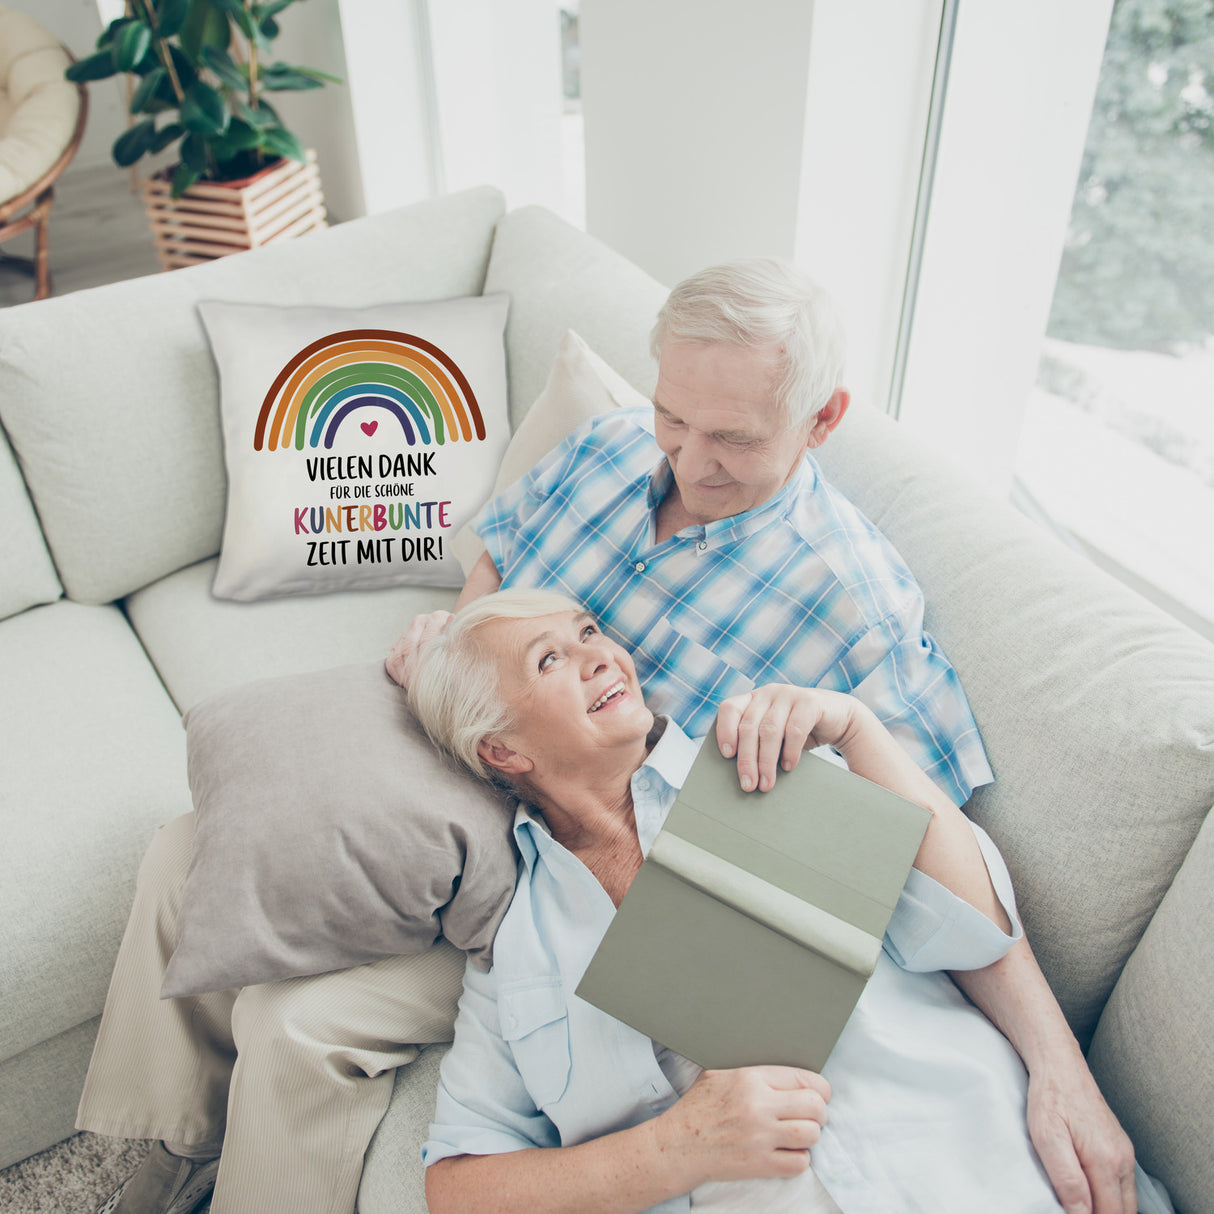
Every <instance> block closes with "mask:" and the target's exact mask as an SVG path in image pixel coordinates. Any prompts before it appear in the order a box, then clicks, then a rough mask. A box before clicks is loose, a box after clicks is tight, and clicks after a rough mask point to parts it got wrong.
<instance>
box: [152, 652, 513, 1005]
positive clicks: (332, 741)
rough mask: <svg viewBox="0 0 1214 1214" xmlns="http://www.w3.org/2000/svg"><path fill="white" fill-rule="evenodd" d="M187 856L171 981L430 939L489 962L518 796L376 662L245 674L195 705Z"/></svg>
mask: <svg viewBox="0 0 1214 1214" xmlns="http://www.w3.org/2000/svg"><path fill="white" fill-rule="evenodd" d="M185 727H186V732H187V746H188V755H189V776H190V789H191V792H192V793H193V797H194V808H195V813H196V822H195V831H194V856H193V859H192V861H191V865H190V871H189V875H188V877H187V878H186V884H185V892H184V896H183V901H182V908H181V912H180V914H179V916H178V921H177V946H176V949H175V950H174V952H173V955H172V958H171V959H170V961H169V966H168V970H167V972H166V975H165V980H164V986H163V988H162V991H161V994H162V996H164V997H169V996H175V995H188V994H197V993H200V992H203V991H213V990H223V989H225V988H228V987H235V986H249V985H252V984H255V983H260V982H268V981H273V980H277V979H280V978H292V977H300V976H303V975H306V974H319V973H324V972H326V971H328V970H334V969H344V968H347V967H349V966H353V965H361V964H363V963H365V962H369V961H377V960H379V959H381V958H383V957H388V956H394V955H397V954H401V953H419V952H422V951H423V950H425V949H426V948H428V947H429V946H430V945H431V944H432V943H433V942H434V940H435V939H436V938H437V937H438V936H439V934H440V933H441V934H442V935H444V936H445V937H446V938H447V939H448V940H450V941H451V943H452V944H454V945H456V946H457V947H458V948H462V949H465V950H467V951H468V952H469V953H471V954H472V955H473V956H474V957H475V958H476V959H477V960H478V962H479V963H480V964H482V965H487V964H488V962H489V958H490V955H491V947H492V942H493V937H494V934H495V932H496V931H497V926H498V924H499V923H500V921H501V918H502V916H503V915H504V914H505V911H506V907H507V906H508V905H509V902H510V898H511V896H512V894H513V892H514V881H515V871H516V863H517V854H516V852H515V849H514V844H513V836H512V834H511V826H512V822H513V817H514V804H513V802H511V801H510V799H509V798H507V797H505V796H504V795H502V794H500V793H498V792H496V791H495V790H494V789H492V788H491V787H490V786H489V785H488V784H486V783H484V782H483V781H481V780H478V779H477V778H476V777H474V776H472V775H470V774H468V773H466V772H464V771H461V770H458V769H456V768H455V767H454V766H453V765H452V764H450V763H448V762H446V761H445V760H444V759H443V758H442V757H441V756H440V755H439V754H437V753H436V751H435V749H434V747H433V746H432V745H431V743H430V742H429V740H428V739H427V738H426V736H425V734H424V733H423V732H422V729H421V727H420V726H419V725H418V724H417V722H416V720H415V719H414V718H413V715H412V713H411V712H410V711H409V708H408V706H407V705H406V703H405V700H404V695H403V693H402V692H401V690H400V688H399V687H397V686H396V684H395V683H393V682H392V680H391V679H390V678H389V677H388V676H387V674H386V673H385V672H384V670H383V668H382V667H381V666H380V665H378V664H375V665H369V666H368V665H358V666H344V667H339V668H337V669H333V670H324V671H319V672H314V673H310V674H302V675H292V676H288V677H286V678H278V679H270V680H265V681H263V682H257V683H250V684H246V685H244V686H242V687H238V688H235V689H233V690H229V691H225V692H221V693H220V694H218V695H215V696H212V697H211V698H210V699H207V700H204V701H203V702H202V703H200V704H198V705H196V706H195V707H194V708H192V709H190V711H189V712H188V713H187V714H186V717H185Z"/></svg>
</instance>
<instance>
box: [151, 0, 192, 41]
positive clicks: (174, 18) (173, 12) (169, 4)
mask: <svg viewBox="0 0 1214 1214" xmlns="http://www.w3.org/2000/svg"><path fill="white" fill-rule="evenodd" d="M189 15H190V0H159V3H158V4H157V5H156V32H157V33H158V34H159V35H160V36H161V37H162V38H172V37H173V36H174V35H175V34H178V33H180V32H181V27H182V26H183V25H185V22H186V18H187V17H188V16H189Z"/></svg>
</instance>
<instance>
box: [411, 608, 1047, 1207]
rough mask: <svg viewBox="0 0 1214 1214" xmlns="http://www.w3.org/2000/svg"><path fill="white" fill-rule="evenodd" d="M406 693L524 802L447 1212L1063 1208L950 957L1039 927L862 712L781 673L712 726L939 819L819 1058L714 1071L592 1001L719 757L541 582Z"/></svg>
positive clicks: (753, 769) (1003, 1059) (967, 828)
mask: <svg viewBox="0 0 1214 1214" xmlns="http://www.w3.org/2000/svg"><path fill="white" fill-rule="evenodd" d="M409 695H410V700H411V702H412V704H413V707H414V710H415V711H416V713H417V715H418V717H419V719H420V720H421V721H422V723H423V724H424V725H425V727H426V728H427V730H428V731H429V733H430V735H431V737H432V738H433V739H434V741H435V742H436V743H437V744H439V745H440V746H442V747H444V748H445V749H447V750H448V751H449V752H450V753H451V754H453V755H454V756H456V757H457V758H458V759H459V760H461V761H462V762H463V763H465V764H466V765H467V766H468V767H470V768H471V769H472V770H473V771H475V772H478V773H479V774H481V775H482V776H486V777H488V778H491V779H495V780H500V781H503V782H505V783H506V784H507V785H508V786H509V787H510V788H512V789H513V790H514V791H515V792H516V793H517V794H518V795H519V796H520V797H521V798H522V801H523V803H524V804H523V805H522V806H521V807H520V809H519V810H518V813H517V817H516V820H515V824H514V833H515V838H516V840H517V842H518V847H519V851H520V855H521V861H520V865H519V876H518V886H517V889H516V892H515V896H514V900H513V902H512V904H511V907H510V910H509V912H508V913H507V916H506V918H505V920H504V921H503V923H502V926H501V928H500V930H499V933H498V936H497V941H496V944H495V948H494V964H493V968H492V970H491V971H490V972H489V973H488V974H485V973H482V972H481V971H479V970H478V969H476V968H475V967H473V966H469V967H468V969H467V971H466V974H465V991H464V995H463V998H462V1000H461V1003H460V1011H459V1017H458V1020H457V1022H456V1035H455V1045H454V1046H453V1048H452V1050H451V1052H450V1053H449V1054H448V1056H447V1058H446V1059H445V1060H444V1063H443V1069H442V1081H441V1084H440V1089H439V1097H438V1108H437V1112H436V1115H435V1121H434V1124H433V1125H432V1126H431V1132H430V1139H429V1141H428V1142H427V1143H426V1145H425V1148H424V1159H425V1163H426V1165H427V1169H428V1170H427V1176H426V1193H427V1198H428V1200H429V1203H430V1209H431V1210H432V1211H435V1212H439V1214H441V1212H444V1211H452V1210H487V1209H492V1210H494V1211H510V1210H518V1211H525V1212H526V1214H537V1212H540V1211H548V1210H551V1211H569V1210H576V1211H579V1214H591V1212H592V1211H604V1212H606V1211H639V1210H647V1209H660V1210H663V1211H667V1210H670V1211H674V1210H686V1209H688V1208H689V1207H690V1208H694V1209H696V1210H708V1209H713V1210H732V1211H739V1212H741V1211H759V1210H761V1211H765V1212H777V1211H798V1212H799V1214H804V1212H806V1211H815V1212H816V1211H839V1210H842V1211H844V1212H845V1214H851V1212H852V1211H860V1210H867V1211H883V1212H889V1211H898V1210H924V1211H928V1210H930V1211H933V1212H935V1214H942V1212H946V1211H956V1212H957V1214H970V1212H971V1211H973V1210H975V1209H987V1208H994V1209H1000V1210H1007V1211H1015V1212H1016V1214H1032V1212H1034V1211H1057V1210H1059V1209H1060V1206H1059V1205H1058V1203H1057V1200H1056V1198H1055V1196H1054V1193H1053V1191H1052V1189H1051V1186H1050V1184H1049V1181H1048V1179H1047V1178H1046V1175H1045V1172H1044V1170H1043V1169H1042V1167H1041V1165H1040V1163H1039V1161H1038V1159H1037V1157H1036V1155H1035V1154H1034V1152H1033V1148H1032V1145H1031V1143H1030V1141H1029V1139H1028V1135H1027V1132H1026V1129H1025V1121H1024V1105H1025V1091H1026V1086H1027V1079H1026V1075H1025V1071H1024V1068H1023V1065H1022V1064H1021V1062H1020V1059H1019V1058H1018V1056H1017V1055H1016V1053H1015V1052H1014V1051H1013V1049H1012V1048H1011V1046H1010V1045H1009V1044H1008V1042H1007V1041H1006V1040H1005V1039H1004V1038H1003V1037H1002V1036H1001V1035H1000V1034H999V1033H998V1031H997V1030H996V1029H995V1028H994V1027H993V1026H992V1025H991V1024H990V1023H989V1022H988V1021H987V1020H986V1019H985V1018H984V1017H983V1016H982V1014H981V1013H980V1012H979V1011H978V1010H977V1009H976V1008H974V1007H973V1006H972V1005H970V1004H968V1003H967V1002H966V1000H965V999H964V997H963V996H962V995H961V994H960V992H959V991H958V990H957V989H956V988H955V987H954V986H953V984H952V983H951V981H950V980H949V978H948V977H947V975H946V974H945V973H944V972H942V971H944V970H946V969H975V968H979V967H982V966H985V965H988V964H991V963H993V962H994V961H996V960H997V959H998V958H999V957H1000V956H1002V955H1003V954H1004V952H1005V951H1006V950H1007V949H1008V948H1010V947H1011V945H1012V944H1013V942H1014V940H1015V939H1017V938H1018V936H1019V934H1020V927H1019V924H1018V922H1017V919H1016V911H1015V904H1014V901H1013V896H1012V891H1011V885H1010V881H1009V878H1008V875H1007V871H1006V869H1005V867H1004V865H1003V862H1002V860H1001V858H1000V856H999V854H998V851H997V850H996V849H995V847H994V845H993V843H991V841H990V840H989V838H987V837H986V836H985V835H984V834H983V832H982V831H981V830H979V829H978V828H977V827H975V826H973V825H972V824H971V823H970V822H969V821H968V820H967V819H966V818H965V817H964V816H963V815H962V814H961V813H960V811H959V810H957V809H956V808H955V807H954V806H953V805H952V803H951V802H950V801H949V800H948V798H946V797H944V796H943V795H942V794H941V793H940V792H939V790H938V789H937V788H936V786H935V785H934V784H933V783H932V782H931V781H930V780H929V779H927V777H926V776H924V775H923V773H922V772H921V771H920V770H919V769H918V767H916V765H915V764H914V763H913V762H912V761H911V760H910V759H909V758H908V757H907V756H906V755H905V754H904V753H903V752H902V750H901V749H900V748H899V746H898V745H897V743H896V742H894V741H893V739H892V738H891V737H890V736H889V734H888V733H887V732H886V731H885V730H884V728H883V727H882V726H881V725H880V723H879V722H878V721H877V719H876V718H875V717H874V716H873V715H872V713H871V712H870V711H869V710H868V709H867V708H865V707H864V706H863V705H862V704H861V703H859V701H857V700H855V699H853V698H852V697H850V696H845V695H841V694H837V693H833V692H824V691H811V690H803V689H799V688H793V687H787V686H771V687H764V688H761V689H758V690H756V691H754V692H751V693H748V694H746V695H742V696H739V697H735V698H734V699H731V700H728V701H726V703H725V704H724V705H723V707H722V708H721V711H720V714H719V717H718V721H717V727H716V744H718V745H719V746H720V747H721V750H722V752H723V753H724V754H725V755H726V756H727V757H731V756H736V758H737V766H738V773H739V777H740V779H741V782H742V787H743V788H748V789H753V788H757V789H759V790H761V791H762V790H766V789H769V788H770V787H771V786H772V783H773V781H774V779H775V776H776V771H777V768H783V769H784V770H789V769H791V768H793V767H795V766H796V764H797V761H798V758H799V756H800V754H801V752H802V750H803V749H805V748H807V747H815V746H830V747H833V748H835V750H837V751H838V752H839V753H840V754H841V755H842V756H843V758H844V759H845V760H846V762H847V763H848V765H849V766H850V767H851V769H852V770H853V771H855V772H858V773H859V774H861V775H863V776H865V777H867V778H868V779H870V780H873V781H876V782H878V783H880V784H883V785H885V786H886V787H888V788H891V789H893V790H894V791H896V792H898V793H900V794H902V795H903V796H906V797H908V798H911V799H913V800H915V801H917V802H919V803H921V804H922V805H924V806H926V807H927V808H928V809H929V810H930V811H931V812H932V819H931V824H930V826H929V828H928V831H927V834H926V836H925V838H924V841H923V844H922V846H921V848H920V850H919V853H918V855H917V857H916V860H915V869H914V870H912V872H911V876H910V879H909V880H908V882H907V885H906V888H905V890H904V892H903V895H902V898H901V900H900V902H899V904H898V907H897V909H896V910H895V912H894V916H893V919H892V920H891V923H890V927H889V931H888V933H887V935H886V939H885V948H884V952H883V954H882V957H881V960H880V962H879V963H878V967H877V970H876V972H875V974H874V976H873V978H872V980H871V981H870V983H869V985H868V987H867V988H866V990H865V993H864V995H863V996H862V997H861V1000H860V1003H859V1005H858V1006H857V1009H856V1011H855V1013H854V1014H853V1016H852V1018H851V1020H850V1021H849V1023H848V1026H847V1028H846V1029H845V1030H844V1032H843V1035H842V1037H841V1038H840V1039H839V1042H838V1044H837V1045H836V1047H835V1050H834V1052H833V1053H832V1055H831V1058H830V1060H829V1062H828V1063H827V1064H826V1066H825V1068H824V1072H823V1074H821V1075H819V1074H815V1073H812V1072H809V1071H804V1070H798V1069H796V1068H792V1067H785V1066H759V1067H747V1068H742V1069H738V1070H729V1071H704V1072H701V1071H700V1070H699V1068H698V1067H696V1066H695V1065H694V1064H692V1063H690V1062H688V1061H687V1060H686V1059H683V1058H680V1057H678V1056H676V1055H674V1054H672V1053H671V1052H670V1051H669V1050H666V1049H665V1048H663V1047H661V1046H659V1045H658V1044H656V1043H654V1042H652V1041H650V1039H649V1038H647V1037H645V1036H643V1035H642V1034H640V1033H638V1032H636V1031H634V1030H632V1029H630V1028H628V1027H627V1026H625V1025H623V1024H621V1023H620V1022H619V1021H616V1020H614V1019H612V1018H611V1017H610V1016H608V1015H606V1014H605V1013H603V1012H601V1011H599V1010H598V1009H597V1008H595V1007H593V1006H592V1005H590V1004H588V1003H586V1002H585V1001H583V1000H581V999H579V998H577V996H576V995H575V994H574V993H573V992H574V989H575V988H576V986H577V983H578V981H579V979H580V977H581V975H582V973H583V972H584V971H585V969H586V966H587V965H588V964H589V962H590V959H591V957H592V955H593V954H594V951H595V948H596V947H597V945H598V943H599V941H600V939H601V938H602V936H603V933H604V932H605V931H606V928H607V926H608V924H609V923H610V921H611V918H612V916H613V915H614V913H615V909H616V907H618V906H619V904H620V901H621V900H622V899H623V897H624V894H625V893H626V891H627V890H628V887H629V885H630V883H631V882H632V879H633V877H634V876H635V875H636V872H637V870H638V868H639V867H640V865H641V862H642V859H643V856H644V853H645V851H646V850H647V848H648V847H649V845H650V844H651V843H652V841H653V839H654V837H655V836H656V834H657V833H658V831H659V830H660V828H661V826H662V823H663V820H664V818H665V816H666V814H667V812H668V811H669V809H670V807H671V805H672V804H673V801H674V799H675V796H676V794H677V791H678V789H679V787H680V786H681V784H682V782H683V780H684V778H685V776H686V774H687V771H688V769H689V767H690V765H691V762H692V760H693V758H694V756H695V754H696V752H697V750H698V746H697V745H696V744H695V743H694V742H692V741H691V740H689V739H688V738H687V737H686V736H685V735H684V734H683V733H682V732H681V731H680V729H679V728H678V726H677V725H675V724H674V723H673V722H671V721H669V720H666V719H664V718H658V719H657V720H655V719H654V717H653V715H652V714H651V713H650V711H649V710H648V709H647V708H646V707H645V704H644V701H643V699H642V696H641V692H640V687H639V685H638V683H637V677H636V672H635V669H634V667H633V663H632V661H631V659H630V658H629V655H628V654H627V652H626V651H625V650H623V649H622V648H621V647H620V646H619V645H616V644H615V643H614V642H612V641H610V640H608V639H607V638H606V637H605V636H604V635H603V634H602V633H601V632H600V631H599V629H598V627H597V626H596V624H595V622H594V620H593V619H592V618H591V617H590V616H589V615H587V614H586V613H585V612H583V611H581V610H580V609H579V608H578V607H577V606H576V605H575V604H572V603H570V602H568V601H567V600H565V599H563V598H562V597H560V596H558V595H555V594H553V593H551V592H548V591H508V592H504V593H502V594H498V595H491V596H489V597H487V598H485V599H481V600H477V601H476V602H474V603H472V604H470V605H469V606H467V607H465V608H464V609H463V610H462V611H461V612H460V613H459V614H457V615H456V616H455V617H454V618H453V619H452V621H451V622H450V624H449V625H448V626H447V628H446V630H445V631H444V632H442V633H441V634H439V635H438V636H437V637H436V638H433V639H431V640H429V641H428V642H427V643H426V644H425V645H424V646H423V648H422V651H421V652H420V653H419V655H418V660H417V668H416V671H415V674H414V676H413V679H412V682H411V685H410V688H409ZM709 744H711V743H709Z"/></svg>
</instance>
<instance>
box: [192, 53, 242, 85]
mask: <svg viewBox="0 0 1214 1214" xmlns="http://www.w3.org/2000/svg"><path fill="white" fill-rule="evenodd" d="M201 59H202V62H203V63H204V64H206V66H207V67H209V68H210V69H211V71H213V72H214V73H215V75H216V76H218V77H219V79H220V80H222V81H223V83H224V84H226V85H227V86H228V87H229V88H234V89H247V88H248V87H249V72H248V69H247V68H245V67H241V65H240V64H238V63H237V62H236V61H235V60H234V59H233V58H232V56H231V55H229V54H228V52H227V51H225V50H224V49H223V47H221V46H204V47H203V48H202V55H201Z"/></svg>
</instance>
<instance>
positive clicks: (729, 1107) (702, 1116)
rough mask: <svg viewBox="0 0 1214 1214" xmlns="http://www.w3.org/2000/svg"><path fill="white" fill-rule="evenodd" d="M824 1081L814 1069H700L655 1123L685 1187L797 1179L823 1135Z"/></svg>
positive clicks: (827, 1092) (827, 1094) (826, 1092)
mask: <svg viewBox="0 0 1214 1214" xmlns="http://www.w3.org/2000/svg"><path fill="white" fill-rule="evenodd" d="M829 1099H830V1084H829V1083H827V1082H826V1080H825V1079H823V1078H822V1076H821V1075H819V1074H817V1073H816V1072H814V1071H804V1070H800V1069H799V1068H797V1067H790V1066H750V1067H741V1068H739V1069H737V1070H728V1071H704V1072H703V1073H702V1074H701V1075H700V1077H699V1078H698V1079H697V1080H696V1081H695V1083H693V1084H692V1085H691V1087H690V1088H688V1090H687V1092H686V1093H685V1094H684V1095H683V1097H682V1098H681V1099H680V1100H678V1101H677V1102H676V1103H675V1104H673V1105H671V1107H670V1108H669V1109H667V1110H666V1112H665V1113H663V1114H662V1115H661V1116H660V1117H658V1118H657V1119H656V1121H655V1123H654V1131H655V1133H656V1135H657V1141H658V1145H659V1150H660V1151H661V1152H662V1154H663V1155H665V1156H666V1157H667V1158H668V1159H671V1160H677V1167H678V1170H679V1171H680V1173H682V1175H683V1177H684V1180H683V1183H685V1184H686V1183H688V1182H690V1185H689V1187H692V1188H694V1187H695V1185H697V1184H700V1183H702V1182H703V1181H706V1180H745V1179H747V1178H750V1177H758V1176H797V1175H799V1174H800V1173H802V1172H804V1171H805V1169H806V1168H807V1167H809V1150H810V1148H811V1147H812V1146H814V1145H815V1144H816V1143H817V1141H818V1139H819V1138H821V1137H822V1127H823V1126H824V1125H825V1124H826V1102H827V1101H828V1100H829Z"/></svg>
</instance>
